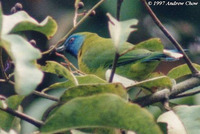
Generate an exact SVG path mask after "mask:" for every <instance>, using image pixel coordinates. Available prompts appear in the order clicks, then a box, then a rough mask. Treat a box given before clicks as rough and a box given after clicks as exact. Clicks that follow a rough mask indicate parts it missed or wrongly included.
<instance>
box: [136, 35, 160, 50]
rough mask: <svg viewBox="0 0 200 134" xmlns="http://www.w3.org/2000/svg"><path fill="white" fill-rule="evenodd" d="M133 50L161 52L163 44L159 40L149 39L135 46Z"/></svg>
mask: <svg viewBox="0 0 200 134" xmlns="http://www.w3.org/2000/svg"><path fill="white" fill-rule="evenodd" d="M134 48H135V49H147V50H149V51H153V52H155V51H160V52H163V44H162V42H161V40H160V39H159V38H151V39H148V40H146V41H142V42H140V43H138V44H136V45H135V47H134Z"/></svg>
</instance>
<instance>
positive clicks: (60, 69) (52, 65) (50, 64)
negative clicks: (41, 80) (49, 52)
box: [41, 61, 78, 85]
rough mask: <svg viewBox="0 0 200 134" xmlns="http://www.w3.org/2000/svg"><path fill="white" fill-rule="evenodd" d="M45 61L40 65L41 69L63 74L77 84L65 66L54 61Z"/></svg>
mask: <svg viewBox="0 0 200 134" xmlns="http://www.w3.org/2000/svg"><path fill="white" fill-rule="evenodd" d="M46 63H47V64H46V65H45V66H42V67H41V69H42V70H43V71H45V72H48V73H53V74H56V75H60V76H63V77H65V78H66V79H68V80H69V81H71V82H72V83H74V84H75V85H78V81H77V79H76V78H75V76H74V75H73V74H72V73H71V72H70V71H69V70H68V69H67V68H66V67H64V66H63V65H61V64H59V63H57V62H55V61H46Z"/></svg>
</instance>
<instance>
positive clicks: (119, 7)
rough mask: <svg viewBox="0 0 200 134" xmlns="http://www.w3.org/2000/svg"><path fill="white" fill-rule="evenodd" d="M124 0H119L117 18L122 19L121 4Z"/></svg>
mask: <svg viewBox="0 0 200 134" xmlns="http://www.w3.org/2000/svg"><path fill="white" fill-rule="evenodd" d="M123 1H124V0H117V20H120V11H121V5H122V3H123Z"/></svg>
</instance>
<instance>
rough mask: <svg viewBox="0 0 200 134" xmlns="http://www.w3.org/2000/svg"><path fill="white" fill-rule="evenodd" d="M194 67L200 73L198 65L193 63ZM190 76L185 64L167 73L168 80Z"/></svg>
mask: <svg viewBox="0 0 200 134" xmlns="http://www.w3.org/2000/svg"><path fill="white" fill-rule="evenodd" d="M193 65H194V67H196V68H197V70H199V71H200V65H198V64H195V63H193ZM189 74H191V71H190V69H189V67H188V65H187V64H183V65H180V66H178V67H175V68H173V69H172V70H170V71H169V73H168V74H167V75H168V76H169V77H170V78H173V79H178V78H180V77H183V76H185V75H189Z"/></svg>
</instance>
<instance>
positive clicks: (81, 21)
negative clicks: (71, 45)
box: [42, 0, 105, 55]
mask: <svg viewBox="0 0 200 134" xmlns="http://www.w3.org/2000/svg"><path fill="white" fill-rule="evenodd" d="M104 1H105V0H101V1H99V2H98V3H97V4H96V5H94V6H93V8H91V9H90V10H89V11H88V12H87V13H86V14H85V16H83V18H81V20H80V21H79V22H78V23H77V24H76V26H75V27H73V28H72V29H71V30H70V31H69V32H68V33H67V34H66V35H65V36H64V37H63V38H62V39H60V40H59V41H58V42H57V43H56V44H55V45H53V47H51V48H50V49H49V50H47V51H45V52H43V53H42V54H43V55H45V54H48V53H50V52H51V51H53V50H54V49H55V48H56V47H58V46H59V45H60V44H62V43H63V42H64V41H65V40H66V39H67V38H68V36H69V35H70V34H71V33H72V32H74V31H75V30H76V29H77V28H78V26H79V25H80V24H82V23H83V22H84V21H85V20H86V19H87V17H88V16H89V15H90V14H91V13H92V11H93V10H95V9H96V8H97V7H98V6H100V5H101V4H102V3H103V2H104Z"/></svg>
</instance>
